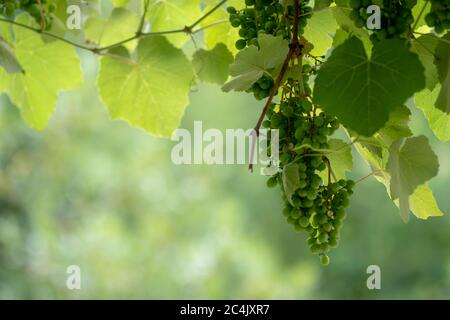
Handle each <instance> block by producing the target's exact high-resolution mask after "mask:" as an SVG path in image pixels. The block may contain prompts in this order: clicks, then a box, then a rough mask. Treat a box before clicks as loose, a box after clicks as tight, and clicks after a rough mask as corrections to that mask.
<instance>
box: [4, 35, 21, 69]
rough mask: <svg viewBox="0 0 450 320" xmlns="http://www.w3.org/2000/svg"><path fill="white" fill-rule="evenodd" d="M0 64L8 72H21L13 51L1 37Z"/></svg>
mask: <svg viewBox="0 0 450 320" xmlns="http://www.w3.org/2000/svg"><path fill="white" fill-rule="evenodd" d="M0 65H1V66H2V67H3V68H4V69H5V70H6V72H8V73H18V72H23V68H22V66H21V65H20V63H19V61H17V58H16V56H15V55H14V52H13V51H12V50H11V48H10V46H9V44H8V43H7V42H6V41H5V40H4V39H3V38H2V37H0Z"/></svg>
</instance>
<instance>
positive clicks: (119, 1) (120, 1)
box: [112, 0, 130, 7]
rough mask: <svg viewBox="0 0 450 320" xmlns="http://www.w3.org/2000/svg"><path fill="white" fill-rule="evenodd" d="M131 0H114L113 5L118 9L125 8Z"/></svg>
mask: <svg viewBox="0 0 450 320" xmlns="http://www.w3.org/2000/svg"><path fill="white" fill-rule="evenodd" d="M129 1H130V0H112V3H113V4H114V6H116V7H124V6H126V5H127V4H128V2H129Z"/></svg>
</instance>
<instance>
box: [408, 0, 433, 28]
mask: <svg viewBox="0 0 450 320" xmlns="http://www.w3.org/2000/svg"><path fill="white" fill-rule="evenodd" d="M430 9H431V2H430V0H417V4H416V5H415V6H414V7H413V9H412V13H413V17H414V21H416V22H415V23H414V25H415V26H416V29H415V30H417V29H419V28H420V27H421V26H423V25H426V22H425V17H426V15H427V14H428V13H429V12H430ZM417 18H419V20H417Z"/></svg>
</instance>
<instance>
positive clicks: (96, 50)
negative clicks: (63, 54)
mask: <svg viewBox="0 0 450 320" xmlns="http://www.w3.org/2000/svg"><path fill="white" fill-rule="evenodd" d="M227 1H228V0H222V1H220V2H219V3H217V4H216V5H215V6H214V7H213V8H211V10H209V11H207V12H206V13H205V14H203V15H202V16H201V17H200V18H198V19H197V20H196V21H195V22H193V23H192V24H190V25H187V26H185V27H184V28H179V29H174V30H167V31H156V32H143V31H142V29H143V27H144V24H145V16H146V15H147V12H148V7H149V3H150V1H145V2H144V10H143V14H142V17H141V20H140V23H139V27H138V31H137V32H136V34H135V35H133V36H132V37H129V38H126V39H124V40H121V41H119V42H117V43H113V44H111V45H108V46H104V47H92V46H87V45H83V44H80V43H78V42H75V41H72V40H69V39H67V38H65V37H64V36H59V35H57V34H54V33H51V32H48V31H45V30H42V29H41V28H35V27H32V26H30V25H27V24H24V23H20V22H17V21H13V20H9V19H5V18H0V22H5V23H9V24H12V25H15V26H18V27H21V28H25V29H28V30H30V31H34V32H36V33H39V34H42V35H45V36H48V37H50V38H53V39H56V40H59V41H62V42H65V43H67V44H69V45H72V46H74V47H76V48H79V49H82V50H87V51H90V52H92V53H95V54H98V55H104V54H105V51H107V50H109V49H113V48H116V47H118V46H121V45H123V44H126V43H128V42H131V41H133V40H138V39H141V38H144V37H149V36H162V35H168V34H176V33H185V34H187V35H191V34H195V33H197V32H199V31H201V30H204V29H206V28H209V27H212V26H214V25H217V24H219V23H211V24H209V25H206V26H204V27H201V28H198V29H195V28H196V27H197V26H198V25H199V24H200V23H202V22H203V21H204V20H205V19H206V18H208V17H209V16H210V15H211V14H213V13H214V12H215V11H217V10H218V9H219V8H220V7H222V5H224V4H225V3H226V2H227ZM221 22H222V21H221ZM221 22H220V23H221Z"/></svg>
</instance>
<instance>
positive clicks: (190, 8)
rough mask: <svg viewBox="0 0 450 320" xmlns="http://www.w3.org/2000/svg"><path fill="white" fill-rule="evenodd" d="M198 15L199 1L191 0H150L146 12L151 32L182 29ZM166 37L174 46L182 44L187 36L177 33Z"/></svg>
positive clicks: (199, 15) (199, 12)
mask: <svg viewBox="0 0 450 320" xmlns="http://www.w3.org/2000/svg"><path fill="white" fill-rule="evenodd" d="M200 17H201V10H200V2H199V1H193V0H164V1H161V0H150V5H149V7H148V12H147V19H148V21H149V22H150V25H151V31H152V32H155V31H168V30H175V29H183V28H184V27H185V26H189V25H191V24H192V23H194V22H195V21H196V20H197V19H198V18H200ZM167 39H168V40H169V41H170V42H171V43H172V44H173V45H175V46H182V45H183V44H184V43H185V42H186V41H187V39H189V38H188V37H186V34H183V33H177V34H173V35H170V36H168V38H167Z"/></svg>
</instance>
